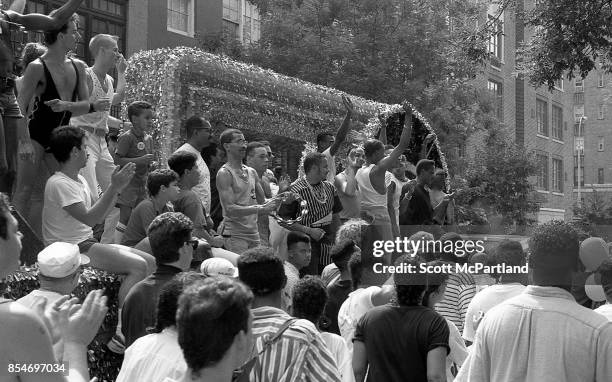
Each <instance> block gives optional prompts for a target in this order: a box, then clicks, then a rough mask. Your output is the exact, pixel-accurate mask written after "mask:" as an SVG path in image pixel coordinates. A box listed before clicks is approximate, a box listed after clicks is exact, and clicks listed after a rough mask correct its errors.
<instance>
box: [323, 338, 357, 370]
mask: <svg viewBox="0 0 612 382" xmlns="http://www.w3.org/2000/svg"><path fill="white" fill-rule="evenodd" d="M321 337H322V338H323V342H325V345H327V349H328V350H329V352H330V353H331V354H332V356H333V357H334V360H336V365H337V366H338V371H339V372H340V380H341V381H342V382H354V381H355V375H354V374H353V360H352V359H351V352H350V351H349V348H348V346H347V344H346V341H345V340H344V338H342V337H340V336H339V335H337V334H335V333H329V332H321Z"/></svg>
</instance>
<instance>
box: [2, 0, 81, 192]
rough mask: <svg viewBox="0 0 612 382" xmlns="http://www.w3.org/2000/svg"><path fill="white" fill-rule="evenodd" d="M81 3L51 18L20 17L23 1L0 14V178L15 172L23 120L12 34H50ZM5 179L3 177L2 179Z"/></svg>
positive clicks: (5, 184) (7, 186)
mask: <svg viewBox="0 0 612 382" xmlns="http://www.w3.org/2000/svg"><path fill="white" fill-rule="evenodd" d="M82 2H83V0H70V1H68V2H67V3H66V4H64V5H63V6H62V7H61V8H59V9H58V10H57V11H56V12H55V13H53V15H51V16H47V15H42V14H40V13H29V14H27V15H23V14H22V13H23V10H24V8H25V1H24V0H19V1H14V2H13V3H12V4H11V6H10V8H9V9H8V10H5V11H1V12H0V45H2V48H0V50H1V51H3V52H2V54H1V56H2V57H1V59H0V61H1V63H0V84H2V86H0V116H1V118H0V174H2V173H3V172H4V171H5V170H8V171H9V172H11V173H12V174H15V172H16V171H17V162H16V155H17V127H18V121H19V120H20V119H21V118H23V115H22V114H21V110H24V111H25V109H20V108H19V105H18V103H17V99H16V98H15V86H14V85H15V82H14V81H15V78H16V77H15V74H14V65H13V64H14V57H15V54H14V52H13V51H12V48H11V47H12V46H13V41H11V35H12V33H11V32H12V31H17V30H19V28H20V27H23V28H25V29H26V30H30V31H50V30H55V29H58V28H60V27H61V26H62V25H64V24H66V22H67V21H68V19H69V18H70V16H72V14H73V13H74V12H75V11H76V10H77V8H78V7H79V6H80V5H81V3H82ZM3 178H4V177H3ZM8 178H10V176H9V177H7V179H2V182H1V183H0V184H2V185H1V186H0V187H2V189H3V190H4V191H9V190H10V181H9V180H8Z"/></svg>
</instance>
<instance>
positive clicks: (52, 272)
mask: <svg viewBox="0 0 612 382" xmlns="http://www.w3.org/2000/svg"><path fill="white" fill-rule="evenodd" d="M86 264H89V257H87V256H85V255H81V253H80V251H79V246H78V245H76V244H69V243H62V242H56V243H53V244H51V245H49V246H48V247H46V248H45V249H43V250H42V251H40V253H39V254H38V269H39V271H40V274H41V275H43V276H47V277H53V278H58V279H59V278H63V277H66V276H69V275H71V274H73V273H74V272H76V271H77V269H79V267H80V266H81V265H86Z"/></svg>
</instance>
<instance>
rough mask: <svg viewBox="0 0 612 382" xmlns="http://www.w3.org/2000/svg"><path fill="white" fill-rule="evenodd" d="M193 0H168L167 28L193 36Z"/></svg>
mask: <svg viewBox="0 0 612 382" xmlns="http://www.w3.org/2000/svg"><path fill="white" fill-rule="evenodd" d="M194 2H195V0H168V20H167V29H168V30H169V31H170V32H174V33H179V34H182V35H186V36H189V37H193V36H194V8H193V7H194Z"/></svg>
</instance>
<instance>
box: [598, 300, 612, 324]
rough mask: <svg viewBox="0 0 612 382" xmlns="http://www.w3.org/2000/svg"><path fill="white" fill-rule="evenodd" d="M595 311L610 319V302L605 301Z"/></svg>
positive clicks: (611, 313)
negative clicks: (605, 302)
mask: <svg viewBox="0 0 612 382" xmlns="http://www.w3.org/2000/svg"><path fill="white" fill-rule="evenodd" d="M595 312H597V313H599V314H601V315H603V316H605V317H606V318H607V319H608V320H610V321H612V304H610V303H607V304H605V305H602V306H600V307H599V308H597V309H595Z"/></svg>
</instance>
